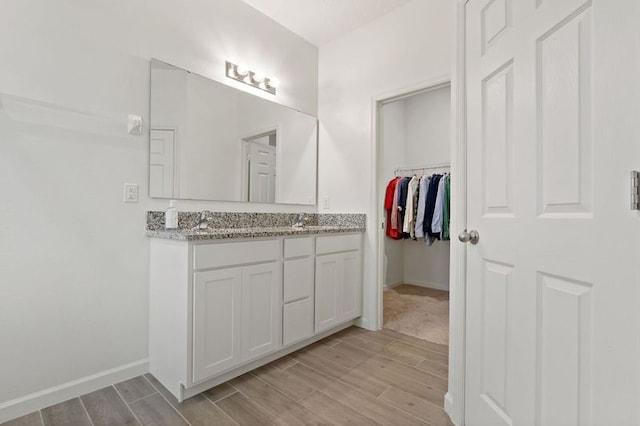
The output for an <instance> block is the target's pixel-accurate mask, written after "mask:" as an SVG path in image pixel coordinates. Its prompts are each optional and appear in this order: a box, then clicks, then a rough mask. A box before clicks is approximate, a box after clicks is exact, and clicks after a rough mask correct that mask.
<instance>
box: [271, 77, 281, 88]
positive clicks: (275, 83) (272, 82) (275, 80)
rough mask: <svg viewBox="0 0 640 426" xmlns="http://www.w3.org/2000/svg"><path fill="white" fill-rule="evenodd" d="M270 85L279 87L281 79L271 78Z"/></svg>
mask: <svg viewBox="0 0 640 426" xmlns="http://www.w3.org/2000/svg"><path fill="white" fill-rule="evenodd" d="M269 86H270V87H273V88H274V89H277V88H278V87H280V80H278V79H277V78H272V79H271V80H269Z"/></svg>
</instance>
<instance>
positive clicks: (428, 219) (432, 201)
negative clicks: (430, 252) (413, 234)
mask: <svg viewBox="0 0 640 426" xmlns="http://www.w3.org/2000/svg"><path fill="white" fill-rule="evenodd" d="M440 179H442V175H439V174H435V175H433V176H431V181H430V182H429V189H428V192H427V202H426V204H425V208H424V223H423V225H422V226H423V229H424V235H425V240H426V242H427V245H429V246H430V245H432V244H433V242H434V241H435V240H436V239H437V237H438V235H437V234H436V233H434V232H433V231H432V229H431V223H432V222H433V213H434V210H435V207H436V197H437V196H438V184H439V183H440Z"/></svg>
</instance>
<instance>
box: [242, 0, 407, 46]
mask: <svg viewBox="0 0 640 426" xmlns="http://www.w3.org/2000/svg"><path fill="white" fill-rule="evenodd" d="M410 1H411V0H244V2H245V3H248V4H250V5H251V6H253V7H254V8H256V9H258V10H259V11H260V12H262V13H264V14H265V15H267V16H269V17H270V18H272V19H273V20H275V21H276V22H278V23H280V24H281V25H283V26H285V27H287V28H288V29H290V30H291V31H293V32H294V33H296V34H298V35H300V36H301V37H302V38H304V39H306V40H307V41H309V42H311V43H312V44H315V45H316V46H321V45H323V44H326V43H328V42H330V41H331V40H333V39H336V38H338V37H340V36H341V35H343V34H346V33H348V32H351V31H352V30H354V29H356V28H358V27H360V26H362V25H364V24H366V23H368V22H371V21H373V20H374V19H376V18H378V17H380V16H382V15H386V14H387V13H389V12H391V11H392V10H394V9H396V8H398V7H400V6H403V5H405V4H407V3H409V2H410Z"/></svg>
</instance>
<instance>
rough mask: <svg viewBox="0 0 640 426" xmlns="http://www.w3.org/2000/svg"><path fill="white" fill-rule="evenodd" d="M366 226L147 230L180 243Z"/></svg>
mask: <svg viewBox="0 0 640 426" xmlns="http://www.w3.org/2000/svg"><path fill="white" fill-rule="evenodd" d="M364 230H365V227H364V226H357V225H311V226H305V227H304V228H293V227H291V226H271V227H270V226H261V227H254V228H210V229H208V230H204V231H202V230H189V229H177V230H165V229H156V230H147V232H146V235H147V236H148V237H152V238H164V239H169V240H180V241H202V240H224V239H232V238H261V237H281V236H295V235H318V234H340V233H345V232H363V231H364Z"/></svg>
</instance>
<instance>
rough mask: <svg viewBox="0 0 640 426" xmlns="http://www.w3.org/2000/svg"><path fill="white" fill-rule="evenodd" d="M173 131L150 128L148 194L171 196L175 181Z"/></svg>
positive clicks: (173, 195)
mask: <svg viewBox="0 0 640 426" xmlns="http://www.w3.org/2000/svg"><path fill="white" fill-rule="evenodd" d="M174 163H175V131H173V130H164V129H151V135H150V139H149V195H150V196H151V197H160V198H171V197H175V196H176V195H177V194H175V193H174V182H175V176H174V175H175V169H174Z"/></svg>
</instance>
